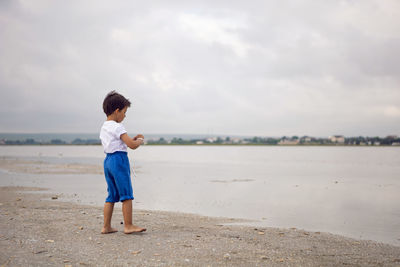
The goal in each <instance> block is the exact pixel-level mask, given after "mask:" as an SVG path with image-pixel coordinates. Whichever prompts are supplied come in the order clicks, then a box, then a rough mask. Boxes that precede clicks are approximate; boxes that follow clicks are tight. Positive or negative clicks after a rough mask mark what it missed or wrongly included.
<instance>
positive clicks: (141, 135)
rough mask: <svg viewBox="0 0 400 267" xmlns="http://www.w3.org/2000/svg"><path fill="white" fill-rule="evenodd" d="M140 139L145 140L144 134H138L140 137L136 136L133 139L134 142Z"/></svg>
mask: <svg viewBox="0 0 400 267" xmlns="http://www.w3.org/2000/svg"><path fill="white" fill-rule="evenodd" d="M138 138H142V139H144V136H143V134H138V135H136V136H135V137H133V140H137V139H138Z"/></svg>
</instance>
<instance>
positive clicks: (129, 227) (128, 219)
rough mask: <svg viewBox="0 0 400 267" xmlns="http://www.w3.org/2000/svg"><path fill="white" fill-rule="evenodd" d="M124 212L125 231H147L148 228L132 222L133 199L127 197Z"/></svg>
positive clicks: (123, 204) (123, 207)
mask: <svg viewBox="0 0 400 267" xmlns="http://www.w3.org/2000/svg"><path fill="white" fill-rule="evenodd" d="M122 214H123V215H124V233H125V234H131V233H139V232H144V231H146V228H141V227H139V226H136V225H133V224H132V199H127V200H125V201H123V202H122Z"/></svg>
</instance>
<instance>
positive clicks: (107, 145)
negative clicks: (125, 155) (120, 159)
mask: <svg viewBox="0 0 400 267" xmlns="http://www.w3.org/2000/svg"><path fill="white" fill-rule="evenodd" d="M124 133H126V130H125V127H124V125H122V124H121V123H118V122H116V121H112V120H111V121H105V122H104V123H103V126H102V127H101V130H100V140H101V143H102V145H103V148H104V153H114V152H116V151H124V152H127V151H128V147H127V146H126V144H125V143H124V141H122V140H121V135H122V134H124Z"/></svg>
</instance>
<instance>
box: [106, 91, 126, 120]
mask: <svg viewBox="0 0 400 267" xmlns="http://www.w3.org/2000/svg"><path fill="white" fill-rule="evenodd" d="M130 106H131V102H130V101H129V100H128V99H126V98H125V97H124V96H123V95H120V94H118V93H117V92H115V91H111V92H109V93H108V95H107V96H106V98H104V101H103V110H104V113H106V115H107V116H110V115H111V114H113V113H114V111H116V110H117V109H118V110H120V111H121V110H123V109H124V108H125V107H126V108H129V107H130Z"/></svg>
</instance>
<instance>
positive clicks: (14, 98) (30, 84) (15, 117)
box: [0, 0, 400, 136]
mask: <svg viewBox="0 0 400 267" xmlns="http://www.w3.org/2000/svg"><path fill="white" fill-rule="evenodd" d="M0 59H1V60H0V90H1V91H0V132H28V133H37V132H73V133H95V132H98V131H99V128H100V127H101V124H102V122H103V120H104V119H105V115H104V114H103V111H102V101H103V99H104V97H105V95H106V94H107V93H108V92H109V91H110V90H117V91H119V92H120V93H122V94H124V95H125V96H126V97H127V98H129V99H130V100H131V102H132V104H133V105H132V107H131V108H130V109H129V110H128V113H127V118H126V120H125V121H124V125H125V126H126V128H127V130H128V132H131V133H132V134H134V133H137V132H142V133H200V134H201V133H203V134H232V135H233V134H237V135H260V136H282V135H311V136H329V135H332V134H343V135H347V136H355V135H368V136H373V135H379V136H386V135H389V134H400V1H398V0H387V1H386V0H363V1H356V0H346V1H340V0H326V1H311V0H297V1H285V0H284V1H266V0H263V1H244V0H242V1H228V0H227V1H215V0H213V1H209V0H205V1H174V0H169V1H98V0H95V1H80V0H79V1H53V0H49V1H42V0H35V1H30V0H20V1H17V0H9V1H8V0H2V1H0Z"/></svg>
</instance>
